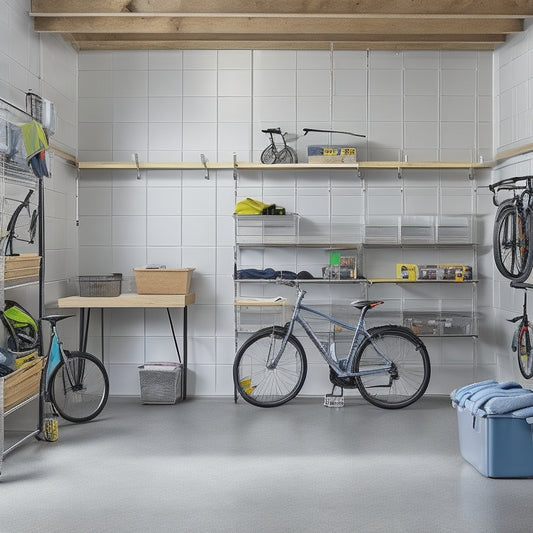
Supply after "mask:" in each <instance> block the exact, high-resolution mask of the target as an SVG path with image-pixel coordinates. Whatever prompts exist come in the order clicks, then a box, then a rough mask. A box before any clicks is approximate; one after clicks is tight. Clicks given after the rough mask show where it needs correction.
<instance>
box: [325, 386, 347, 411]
mask: <svg viewBox="0 0 533 533" xmlns="http://www.w3.org/2000/svg"><path fill="white" fill-rule="evenodd" d="M336 388H337V385H333V388H332V389H331V394H326V395H325V396H324V405H325V406H326V407H344V389H343V388H342V387H338V388H339V389H340V390H341V393H340V394H335V389H336Z"/></svg>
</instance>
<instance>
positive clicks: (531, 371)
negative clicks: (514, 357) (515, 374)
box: [518, 324, 533, 379]
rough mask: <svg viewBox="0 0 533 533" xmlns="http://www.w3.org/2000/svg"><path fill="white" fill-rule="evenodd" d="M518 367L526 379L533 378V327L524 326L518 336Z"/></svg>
mask: <svg viewBox="0 0 533 533" xmlns="http://www.w3.org/2000/svg"><path fill="white" fill-rule="evenodd" d="M518 367H519V368H520V373H521V374H522V376H524V377H525V378H526V379H531V377H533V354H532V353H531V325H530V324H527V326H526V325H523V326H522V327H521V328H520V333H519V335H518Z"/></svg>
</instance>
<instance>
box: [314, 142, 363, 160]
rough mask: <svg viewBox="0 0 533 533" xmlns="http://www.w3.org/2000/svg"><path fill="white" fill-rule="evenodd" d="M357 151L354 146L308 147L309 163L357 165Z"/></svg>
mask: <svg viewBox="0 0 533 533" xmlns="http://www.w3.org/2000/svg"><path fill="white" fill-rule="evenodd" d="M356 155H357V150H356V149H355V148H354V147H353V146H316V145H311V146H308V147H307V156H308V161H309V163H324V164H328V163H338V164H342V163H356V162H357V157H356Z"/></svg>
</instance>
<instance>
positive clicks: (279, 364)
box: [233, 282, 431, 409]
mask: <svg viewBox="0 0 533 533" xmlns="http://www.w3.org/2000/svg"><path fill="white" fill-rule="evenodd" d="M282 283H283V284H285V285H291V286H295V287H296V288H297V296H296V301H295V304H294V312H293V314H292V318H291V319H290V321H289V322H288V323H287V324H285V326H269V327H267V328H264V329H260V330H259V331H257V332H255V333H254V334H253V335H252V336H251V337H250V338H249V339H247V340H246V341H245V342H244V343H243V345H242V346H241V347H240V349H239V350H238V351H237V354H236V356H235V361H234V364H233V380H234V384H235V389H236V391H238V392H239V394H240V395H241V396H242V397H243V398H244V399H245V400H246V401H247V402H248V403H251V404H252V405H255V406H258V407H276V406H278V405H282V404H284V403H286V402H288V401H289V400H292V399H293V398H294V397H295V396H296V395H297V394H298V393H299V392H300V390H301V388H302V386H303V384H304V381H305V378H306V375H307V357H306V354H305V351H304V348H303V346H302V344H301V343H300V341H299V340H298V339H297V337H296V336H295V335H294V326H295V324H296V323H298V324H300V325H301V326H302V328H303V329H304V331H305V333H306V334H307V336H308V337H309V338H310V339H311V341H312V342H313V344H314V345H315V346H316V347H317V349H318V351H319V352H320V354H321V355H322V357H323V358H324V360H325V361H326V363H327V364H328V365H329V368H330V381H331V382H332V383H333V391H335V387H340V388H341V390H343V389H345V388H350V389H354V388H357V389H359V392H360V393H361V396H362V397H363V398H364V399H365V400H367V401H368V402H370V403H371V404H373V405H376V406H377V407H381V408H384V409H398V408H401V407H406V406H408V405H410V404H412V403H413V402H416V401H417V400H418V399H419V398H420V397H421V396H422V395H423V394H424V392H425V391H426V389H427V387H428V384H429V379H430V373H431V367H430V361H429V355H428V352H427V349H426V347H425V345H424V343H423V342H422V340H421V339H420V338H419V337H418V336H417V335H415V334H414V333H413V331H412V330H410V329H408V328H405V327H403V326H392V325H387V326H377V327H373V328H370V329H367V328H366V326H365V315H366V314H367V312H368V311H369V310H370V309H372V308H374V307H376V306H378V305H381V304H382V303H383V302H382V301H380V300H363V301H360V302H353V304H352V305H353V306H354V307H356V308H357V309H359V310H360V311H361V314H360V316H359V320H358V322H357V324H356V325H351V324H347V323H345V322H343V321H341V320H338V319H336V318H334V317H332V316H330V315H327V314H325V313H322V312H321V311H318V310H316V309H312V308H311V307H306V306H304V305H302V300H303V298H304V296H305V294H306V291H304V290H303V289H301V288H300V287H299V285H298V284H297V283H296V282H282ZM302 312H307V313H310V314H311V315H312V316H315V317H320V318H321V319H325V320H327V321H328V322H329V323H330V324H331V329H330V331H332V330H333V331H335V329H337V330H339V329H340V330H347V331H349V332H353V338H352V339H351V344H350V348H349V350H348V353H346V354H342V357H339V354H337V353H336V348H335V343H334V342H323V341H321V340H320V338H319V336H318V334H317V333H316V332H315V331H314V330H313V328H312V326H311V325H310V324H309V322H308V321H307V320H306V319H305V318H304V317H303V316H302ZM332 395H333V392H332ZM332 395H330V396H332ZM341 396H342V394H341ZM326 405H327V404H326ZM330 406H333V405H330Z"/></svg>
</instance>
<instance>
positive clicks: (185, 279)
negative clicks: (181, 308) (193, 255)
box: [133, 268, 195, 294]
mask: <svg viewBox="0 0 533 533" xmlns="http://www.w3.org/2000/svg"><path fill="white" fill-rule="evenodd" d="M194 270H195V269H194V268H134V269H133V271H134V273H135V283H136V284H137V294H188V293H189V289H190V286H191V279H192V273H193V272H194Z"/></svg>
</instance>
